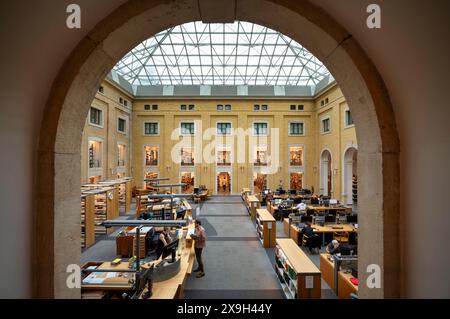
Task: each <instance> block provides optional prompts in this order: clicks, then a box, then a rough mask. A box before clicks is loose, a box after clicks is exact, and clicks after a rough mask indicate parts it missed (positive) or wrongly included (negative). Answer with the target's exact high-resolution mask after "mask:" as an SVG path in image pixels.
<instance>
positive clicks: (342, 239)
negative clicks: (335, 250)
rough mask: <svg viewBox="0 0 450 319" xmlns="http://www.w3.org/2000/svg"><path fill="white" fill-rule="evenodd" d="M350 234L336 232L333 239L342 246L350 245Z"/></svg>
mask: <svg viewBox="0 0 450 319" xmlns="http://www.w3.org/2000/svg"><path fill="white" fill-rule="evenodd" d="M349 237H350V236H349V233H348V232H334V233H333V239H336V240H337V241H338V242H339V243H341V244H348V242H349Z"/></svg>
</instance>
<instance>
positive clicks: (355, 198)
mask: <svg viewBox="0 0 450 319" xmlns="http://www.w3.org/2000/svg"><path fill="white" fill-rule="evenodd" d="M352 199H353V203H354V204H356V203H358V178H357V177H356V176H353V177H352Z"/></svg>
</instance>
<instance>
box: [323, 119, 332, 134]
mask: <svg viewBox="0 0 450 319" xmlns="http://www.w3.org/2000/svg"><path fill="white" fill-rule="evenodd" d="M330 131H331V124H330V118H329V117H327V118H324V119H323V120H322V133H328V132H330Z"/></svg>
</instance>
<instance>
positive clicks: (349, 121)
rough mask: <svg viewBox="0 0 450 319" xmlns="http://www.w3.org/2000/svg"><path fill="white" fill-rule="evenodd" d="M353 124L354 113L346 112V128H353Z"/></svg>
mask: <svg viewBox="0 0 450 319" xmlns="http://www.w3.org/2000/svg"><path fill="white" fill-rule="evenodd" d="M353 124H354V123H353V117H352V113H351V112H350V110H346V111H345V126H352V125H353Z"/></svg>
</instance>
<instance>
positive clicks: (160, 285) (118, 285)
mask: <svg viewBox="0 0 450 319" xmlns="http://www.w3.org/2000/svg"><path fill="white" fill-rule="evenodd" d="M194 257H195V252H194V246H193V245H192V246H191V247H189V248H188V247H186V246H184V247H183V248H182V251H181V256H180V258H181V262H180V271H179V272H178V274H177V275H175V276H174V277H172V278H170V279H168V280H165V281H161V282H156V283H154V284H153V295H152V297H151V298H150V299H174V298H183V290H184V286H185V283H186V278H187V276H188V275H190V274H191V273H192V266H193V263H194ZM153 263H155V261H152V262H149V263H146V264H143V265H142V268H143V269H145V268H146V267H150V266H151V265H152V264H153ZM90 265H98V269H119V270H121V269H128V262H122V263H121V264H120V265H117V266H112V265H111V263H110V262H103V263H102V262H99V263H87V264H85V265H84V266H83V268H86V267H88V266H90ZM111 274H112V273H111ZM118 274H122V276H121V277H119V276H118ZM104 276H105V277H107V275H106V273H105V275H104ZM134 277H135V275H134V273H115V276H114V277H110V278H105V279H104V280H103V282H102V283H99V284H86V283H82V285H81V289H82V290H97V291H105V290H113V291H114V290H115V291H129V290H131V289H132V288H133V287H132V285H131V284H130V283H129V279H130V278H131V279H134ZM144 292H145V290H144Z"/></svg>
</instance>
